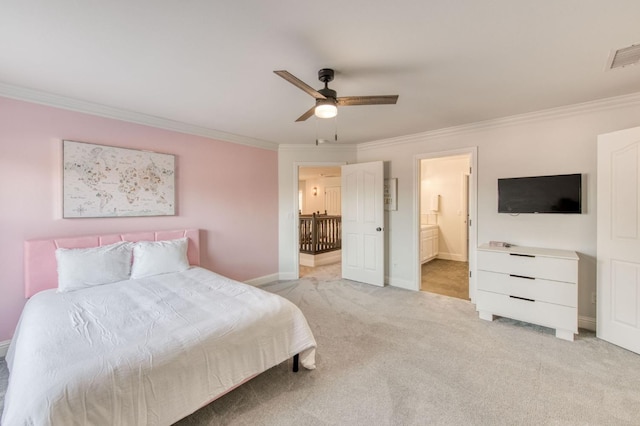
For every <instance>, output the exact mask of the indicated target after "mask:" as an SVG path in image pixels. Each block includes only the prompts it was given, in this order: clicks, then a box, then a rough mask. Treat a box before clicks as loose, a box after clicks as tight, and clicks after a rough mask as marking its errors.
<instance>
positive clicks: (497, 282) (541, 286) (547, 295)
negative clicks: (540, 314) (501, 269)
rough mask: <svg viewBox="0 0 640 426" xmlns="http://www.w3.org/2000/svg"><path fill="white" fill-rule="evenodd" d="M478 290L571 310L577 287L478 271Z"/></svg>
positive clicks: (576, 296)
mask: <svg viewBox="0 0 640 426" xmlns="http://www.w3.org/2000/svg"><path fill="white" fill-rule="evenodd" d="M478 289H479V290H486V291H490V292H493V293H501V294H504V295H507V296H517V297H524V298H525V299H533V300H536V301H542V302H549V303H555V304H558V305H564V306H569V307H572V308H576V307H577V299H578V286H577V284H572V283H566V282H560V281H550V280H545V279H540V278H534V279H528V278H522V277H519V276H512V275H509V274H503V273H496V272H488V271H478Z"/></svg>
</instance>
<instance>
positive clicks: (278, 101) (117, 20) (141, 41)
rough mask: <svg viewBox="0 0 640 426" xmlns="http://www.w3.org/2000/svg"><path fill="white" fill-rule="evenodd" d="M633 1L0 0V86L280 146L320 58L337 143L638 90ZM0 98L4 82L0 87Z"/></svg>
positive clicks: (307, 140) (320, 128)
mask: <svg viewBox="0 0 640 426" xmlns="http://www.w3.org/2000/svg"><path fill="white" fill-rule="evenodd" d="M639 17H640V1H638V0H628V1H624V0H609V1H607V2H604V1H602V0H555V1H552V0H543V1H532V0H485V1H478V0H394V1H381V0H366V1H365V0H323V1H314V2H310V1H301V0H277V1H265V0H238V1H233V2H232V1H211V0H208V1H204V0H191V1H179V0H173V1H169V0H154V1H151V0H136V1H125V0H120V1H96V0H88V1H78V0H73V1H72V0H56V1H50V0H3V1H2V2H1V3H0V83H3V84H4V85H5V87H6V86H7V85H8V86H10V87H13V86H20V87H23V88H28V89H35V90H37V91H43V92H47V93H51V94H56V95H61V96H64V97H68V98H71V99H75V100H80V101H89V102H92V103H97V104H100V105H104V106H108V107H113V108H118V109H123V110H127V111H133V112H138V113H143V114H148V115H151V116H155V117H161V118H166V119H171V120H175V121H178V122H181V123H186V124H190V125H194V126H200V127H202V128H206V129H211V130H215V131H218V132H224V133H228V134H231V135H239V136H240V137H248V138H254V139H259V140H263V141H269V142H274V143H286V144H313V143H314V141H315V139H316V135H318V137H320V138H325V139H329V138H331V137H333V136H332V135H333V131H334V129H335V127H336V123H334V122H333V121H332V120H329V121H327V120H324V121H321V120H317V119H315V118H313V117H312V118H311V119H309V120H307V121H306V122H302V123H295V122H294V120H295V119H296V118H297V117H298V116H300V115H301V114H302V113H303V112H305V111H306V110H307V109H309V108H310V107H311V106H312V105H313V101H314V100H313V98H312V97H311V96H309V95H308V94H306V93H305V92H303V91H302V90H300V89H298V88H296V87H294V86H293V85H291V84H289V83H288V82H286V81H285V80H283V79H282V78H280V77H278V76H277V75H275V74H274V73H273V70H281V69H284V70H288V71H289V72H291V73H292V74H294V75H295V76H297V77H298V78H300V79H302V80H303V81H305V82H307V83H308V84H309V85H311V86H313V87H315V88H321V87H322V84H321V83H320V82H319V81H318V80H317V71H318V70H319V69H320V68H325V67H327V68H334V69H335V70H336V78H335V80H334V81H333V82H332V83H330V85H329V86H330V87H331V88H333V89H334V90H337V91H338V95H339V96H352V95H378V94H380V95H387V94H398V95H399V96H400V97H399V100H398V104H397V105H376V106H350V107H342V108H341V109H340V111H339V115H338V120H337V131H338V138H339V141H340V142H342V143H361V142H367V141H372V140H379V139H386V138H390V137H396V136H402V135H408V134H414V133H420V132H424V131H429V130H435V129H441V128H445V127H451V126H456V125H462V124H467V123H473V122H478V121H484V120H489V119H493V118H499V117H505V116H511V115H516V114H521V113H526V112H531V111H538V110H542V109H547V108H553V107H559V106H564V105H570V104H575V103H581V102H586V101H591V100H596V99H602V98H607V97H613V96H618V95H624V94H629V93H635V92H640V66H629V67H626V68H622V69H617V70H609V71H607V70H605V69H606V65H607V60H608V58H609V55H610V53H611V51H612V50H613V49H618V48H622V47H626V46H629V45H632V44H635V43H638V42H640V25H639V22H640V21H639ZM0 94H2V93H0Z"/></svg>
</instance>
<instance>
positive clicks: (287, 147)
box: [278, 144, 358, 152]
mask: <svg viewBox="0 0 640 426" xmlns="http://www.w3.org/2000/svg"><path fill="white" fill-rule="evenodd" d="M357 149H358V145H355V144H321V145H309V144H280V145H279V147H278V151H311V150H315V151H318V150H321V151H342V152H355V151H357Z"/></svg>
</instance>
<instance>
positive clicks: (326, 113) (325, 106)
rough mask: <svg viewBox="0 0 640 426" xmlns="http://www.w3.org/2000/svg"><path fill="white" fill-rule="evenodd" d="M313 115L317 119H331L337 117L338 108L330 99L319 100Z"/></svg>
mask: <svg viewBox="0 0 640 426" xmlns="http://www.w3.org/2000/svg"><path fill="white" fill-rule="evenodd" d="M314 114H315V115H316V117H318V118H333V117H335V116H336V115H338V107H337V106H336V104H335V103H334V102H333V101H331V100H330V99H320V100H318V102H317V103H316V109H315V111H314Z"/></svg>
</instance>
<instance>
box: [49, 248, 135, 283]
mask: <svg viewBox="0 0 640 426" xmlns="http://www.w3.org/2000/svg"><path fill="white" fill-rule="evenodd" d="M132 251H133V243H130V242H125V241H123V242H120V243H115V244H110V245H107V246H102V247H92V248H81V249H66V248H59V249H57V250H56V260H57V262H58V292H65V291H73V290H78V289H81V288H86V287H92V286H96V285H102V284H109V283H114V282H118V281H122V280H128V279H129V275H130V274H131V253H132Z"/></svg>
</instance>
